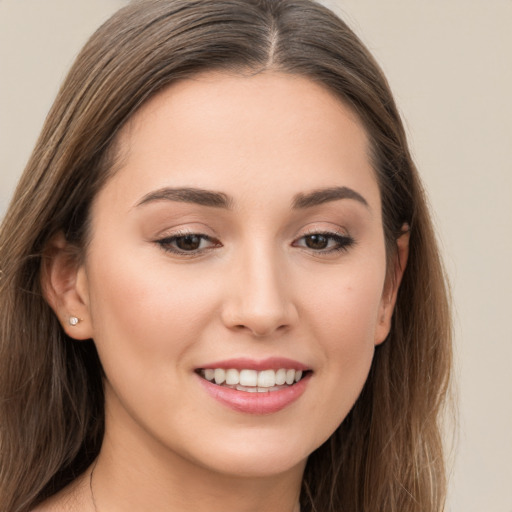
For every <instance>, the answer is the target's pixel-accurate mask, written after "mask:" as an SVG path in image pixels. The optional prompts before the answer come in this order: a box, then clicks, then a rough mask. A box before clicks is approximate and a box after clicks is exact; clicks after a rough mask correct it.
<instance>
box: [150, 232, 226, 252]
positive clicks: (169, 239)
mask: <svg viewBox="0 0 512 512" xmlns="http://www.w3.org/2000/svg"><path fill="white" fill-rule="evenodd" d="M187 236H196V237H198V238H200V239H201V240H206V241H209V242H211V245H210V246H209V247H203V248H198V249H195V250H190V251H186V250H183V249H179V248H178V247H173V246H172V243H173V242H174V241H176V240H178V239H180V238H185V237H187ZM154 242H155V243H156V244H157V245H159V246H160V248H161V249H162V250H164V251H165V252H167V253H171V254H176V255H178V256H181V257H185V258H193V257H198V256H202V255H203V254H204V253H206V252H207V251H210V250H212V249H214V248H216V247H221V246H222V244H221V243H220V242H219V241H218V240H217V239H216V238H215V237H213V236H210V235H207V234H205V233H201V232H198V231H196V230H192V229H180V230H178V231H174V232H172V233H169V234H165V235H163V236H160V237H158V238H156V239H155V240H154Z"/></svg>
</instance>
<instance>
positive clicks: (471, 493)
mask: <svg viewBox="0 0 512 512" xmlns="http://www.w3.org/2000/svg"><path fill="white" fill-rule="evenodd" d="M124 3H125V1H123V0H0V217H1V216H2V215H3V213H4V212H5V209H6V207H7V203H8V200H9V197H10V195H11V194H12V191H13V188H14V186H15V183H16V180H17V178H18V176H19V174H20V173H21V171H22V168H23V166H24V164H25V162H26V160H27V158H28V155H29V153H30V151H31V148H32V147H33V145H34V143H35V139H36V137H37V135H38V132H39V130H40V128H41V125H42V122H43V119H44V117H45V114H46V112H47V111H48V109H49V107H50V104H51V102H52V100H53V98H54V96H55V94H56V91H57V88H58V86H59V84H60V82H61V81H62V79H63V77H64V75H65V72H66V70H67V69H68V67H69V66H70V64H71V62H72V60H73V57H74V56H75V55H76V53H77V51H78V50H79V48H80V47H81V45H82V44H83V43H84V41H85V39H86V37H87V36H88V35H89V34H90V33H91V32H92V31H93V30H94V29H95V28H96V27H97V26H98V25H99V24H100V22H101V21H102V20H104V19H105V18H106V17H107V16H108V15H109V14H110V13H112V12H113V11H114V10H115V9H117V8H118V7H120V6H122V5H123V4H124ZM325 3H326V4H327V5H329V6H330V7H332V8H333V9H334V10H336V11H337V12H338V13H340V14H341V15H342V16H344V18H345V19H346V20H347V21H348V23H349V24H350V25H351V26H352V27H353V28H354V29H355V30H356V32H358V33H359V34H360V35H361V36H362V38H363V40H364V41H365V42H366V43H367V44H368V46H369V47H370V49H371V50H372V51H373V52H374V54H375V56H376V57H377V59H378V60H379V62H380V63H381V64H382V65H383V67H384V70H385V71H386V73H387V75H388V78H389V80H390V83H391V86H392V88H393V90H394V92H395V95H396V98H397V100H398V103H399V105H400V107H401V110H402V113H403V115H404V117H405V120H406V124H407V127H408V131H409V135H410V140H411V144H412V147H413V150H414V153H415V155H416V159H417V163H418V166H419V168H420V170H421V172H422V174H423V177H424V180H425V183H426V186H427V189H428V191H429V195H430V199H431V203H432V206H433V208H434V210H435V212H436V221H437V226H438V229H439V233H440V237H441V240H442V245H443V248H444V255H445V260H446V264H447V267H448V270H449V273H450V276H451V280H452V286H453V296H454V302H455V309H456V319H455V322H456V323H455V331H456V343H457V346H456V350H457V374H458V388H459V409H460V428H459V440H458V445H457V450H456V459H455V464H454V470H453V476H452V479H451V485H450V489H451V492H450V499H449V507H448V510H450V511H453V512H512V371H511V365H512V327H511V326H512V322H511V317H512V206H511V205H512V201H511V198H512V172H511V171H512V100H511V94H512V93H511V91H512V0H430V1H428V2H427V1H425V0H386V1H383V0H381V1H378V0H331V1H329V0H325Z"/></svg>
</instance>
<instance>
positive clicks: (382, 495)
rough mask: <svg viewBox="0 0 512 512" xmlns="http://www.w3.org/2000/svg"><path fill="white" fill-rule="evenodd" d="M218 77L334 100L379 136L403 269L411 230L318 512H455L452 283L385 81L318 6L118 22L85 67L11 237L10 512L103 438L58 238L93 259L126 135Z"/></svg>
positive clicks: (134, 16)
mask: <svg viewBox="0 0 512 512" xmlns="http://www.w3.org/2000/svg"><path fill="white" fill-rule="evenodd" d="M207 70H228V71H230V72H238V73H247V72H249V73H254V72H261V71H266V70H270V71H272V70H276V71H279V72H284V73H290V74H296V75H301V76H304V77H307V78H309V79H311V80H313V81H315V82H316V83H319V84H322V85H323V86H324V87H325V88H326V89H328V90H329V91H331V92H332V93H334V94H335V95H336V96H337V97H338V98H339V99H340V100H341V101H342V102H344V103H345V104H346V105H348V106H349V107H350V108H352V109H353V111H354V112H355V113H356V114H357V115H358V116H359V118H360V119H361V121H362V122H363V124H364V126H365V128H366V131H367V133H368V136H369V140H370V146H371V155H370V158H371V159H372V163H373V167H374V170H375V174H376V177H377V181H378V183H379V187H380V192H381V198H382V216H383V229H384V234H385V238H386V246H387V254H388V261H389V258H390V257H391V256H392V255H393V254H394V251H395V250H396V239H397V237H398V236H399V235H400V233H401V230H402V228H403V226H404V225H408V226H409V227H410V252H409V261H408V265H407V268H406V270H405V274H404V276H403V280H402V284H401V287H400V290H399V293H398V300H397V304H396V309H395V313H394V317H393V324H392V328H391V332H390V334H389V336H388V339H387V340H386V342H385V343H383V344H382V345H380V346H379V347H377V348H376V353H375V357H374V361H373V364H372V368H371V371H370V375H369V378H368V380H367V383H366V385H365V387H364V390H363V391H362V393H361V395H360V397H359V398H358V400H357V402H356V404H355V406H354V407H353V409H352V411H351V412H350V413H349V415H348V417H347V418H346V419H345V421H343V423H342V424H341V426H340V427H339V428H338V429H337V430H336V431H335V432H334V433H333V434H332V436H331V438H330V439H329V440H328V441H327V442H326V443H325V444H324V445H322V446H321V447H320V448H318V449H317V450H316V451H315V452H314V453H313V454H312V455H311V456H310V458H309V460H308V464H307V467H306V471H305V475H304V481H303V488H302V494H301V506H302V511H303V512H309V511H318V512H439V511H441V510H442V509H443V503H444V498H445V470H444V461H443V452H442V443H441V439H440V427H439V418H440V412H441V411H442V406H443V403H444V400H445V395H446V392H447V387H448V380H449V372H450V367H451V327H450V314H449V303H448V298H447V291H446V280H445V275H444V271H443V268H442V264H441V262H440V258H439V252H438V248H437V243H436V239H435V235H434V232H433V229H432V224H431V220H430V217H429V212H428V207H427V204H426V200H425V197H424V193H423V190H422V186H421V183H420V180H419V177H418V175H417V172H416V170H415V167H414V164H413V161H412V159H411V155H410V153H409V149H408V146H407V141H406V136H405V133H404V128H403V125H402V122H401V120H400V117H399V114H398V112H397V108H396V106H395V103H394V100H393V98H392V95H391V92H390V90H389V86H388V84H387V82H386V79H385V78H384V76H383V74H382V72H381V70H380V69H379V67H378V65H377V64H376V62H375V61H374V60H373V58H372V56H371V55H370V54H369V52H368V51H367V49H366V48H365V47H364V45H363V44H362V43H361V42H360V40H359V39H358V38H357V37H356V36H355V35H354V33H353V32H352V31H351V30H350V29H349V28H348V27H347V26H346V25H345V23H344V22H343V21H341V20H340V19H339V18H338V17H337V16H335V15H334V14H333V13H332V12H331V11H329V10H328V9H326V8H325V7H322V6H321V5H320V4H317V3H315V2H314V1H310V0H215V1H212V0H143V1H138V2H132V3H131V4H130V5H129V6H127V7H125V8H124V9H122V10H120V11H119V12H118V13H117V14H115V15H114V16H113V17H112V18H111V19H110V20H108V21H107V22H106V23H105V24H104V25H103V26H102V27H101V28H100V29H98V31H97V32H96V33H95V34H94V35H93V36H92V37H91V39H90V40H89V42H88V43H87V44H86V46H85V47H84V49H83V50H82V52H81V53H80V55H79V56H78V58H77V59H76V62H75V64H74V65H73V67H72V69H71V70H70V72H69V75H68V77H67V78H66V80H65V82H64V84H63V86H62V88H61V90H60V92H59V94H58V96H57V99H56V101H55V103H54V105H53V107H52V109H51V111H50V113H49V115H48V118H47V120H46V123H45V125H44V128H43V131H42V134H41V136H40V138H39V140H38V142H37V145H36V147H35V149H34V152H33V154H32V157H31V159H30V161H29V162H28V165H27V168H26V169H25V172H24V174H23V176H22V178H21V180H20V183H19V185H18V188H17V189H16V192H15V194H14V198H13V200H12V203H11V205H10V207H9V209H8V211H7V214H6V216H5V219H4V221H3V223H2V226H1V228H0V512H27V511H29V510H30V509H31V508H33V507H34V506H35V505H37V504H38V503H40V502H41V501H43V500H44V499H45V498H47V497H48V496H51V495H52V494H54V493H56V492H57V491H59V490H60V489H61V488H63V487H64V486H65V485H67V484H68V483H69V482H70V481H72V480H73V479H75V478H76V477H77V476H78V475H79V474H80V473H81V472H83V471H84V470H85V469H86V468H87V467H88V465H89V464H90V463H91V462H92V461H93V460H94V458H95V457H96V456H97V455H98V452H99V449H100V446H101V442H102V437H103V432H104V396H103V387H102V371H101V365H100V362H99V360H98V356H97V353H96V350H95V347H94V344H93V342H92V341H89V342H85V343H76V342H74V341H73V340H71V339H70V338H68V337H67V336H66V335H65V333H64V331H63V330H62V328H61V326H60V325H59V322H58V321H57V318H56V317H55V315H54V313H53V312H52V310H51V309H50V307H49V306H48V304H47V303H46V302H45V300H44V298H43V294H42V289H41V272H42V268H43V263H44V254H45V247H47V245H48V242H49V240H50V239H51V237H52V236H53V235H55V234H56V233H57V232H59V231H62V232H63V233H65V235H66V237H67V239H68V240H69V241H70V242H72V243H74V244H76V245H77V246H78V247H82V248H83V247H84V246H85V244H86V243H87V236H88V219H89V209H90V205H91V201H92V200H93V198H94V197H95V195H96V194H97V192H98V190H99V189H100V188H101V187H102V185H103V184H104V183H105V181H106V180H107V179H108V177H109V175H110V174H111V171H112V161H113V159H114V158H115V144H114V142H115V140H116V134H117V133H118V132H119V130H120V128H121V127H122V126H123V125H124V124H125V123H126V121H127V120H128V119H129V118H130V116H132V115H133V113H134V112H135V111H136V110H137V109H138V108H139V107H140V106H141V105H142V104H143V103H144V102H145V101H147V100H148V98H150V97H152V96H153V95H154V94H155V93H157V92H158V91H160V90H161V89H162V88H164V87H166V86H168V85H169V84H172V83H173V82H176V81H177V80H179V79H183V78H187V77H192V76H193V75H195V74H197V73H199V72H203V71H207ZM389 278H391V279H392V278H393V276H392V275H390V276H389Z"/></svg>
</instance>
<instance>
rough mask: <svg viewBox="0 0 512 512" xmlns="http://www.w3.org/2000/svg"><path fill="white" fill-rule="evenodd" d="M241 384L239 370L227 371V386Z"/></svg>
mask: <svg viewBox="0 0 512 512" xmlns="http://www.w3.org/2000/svg"><path fill="white" fill-rule="evenodd" d="M239 382H240V374H239V373H238V370H235V369H230V370H227V371H226V384H229V385H230V386H236V385H237V384H238V383H239Z"/></svg>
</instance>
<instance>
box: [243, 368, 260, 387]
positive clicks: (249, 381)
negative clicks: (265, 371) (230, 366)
mask: <svg viewBox="0 0 512 512" xmlns="http://www.w3.org/2000/svg"><path fill="white" fill-rule="evenodd" d="M240 384H241V385H242V386H257V385H258V372H257V371H256V370H241V371H240Z"/></svg>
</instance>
